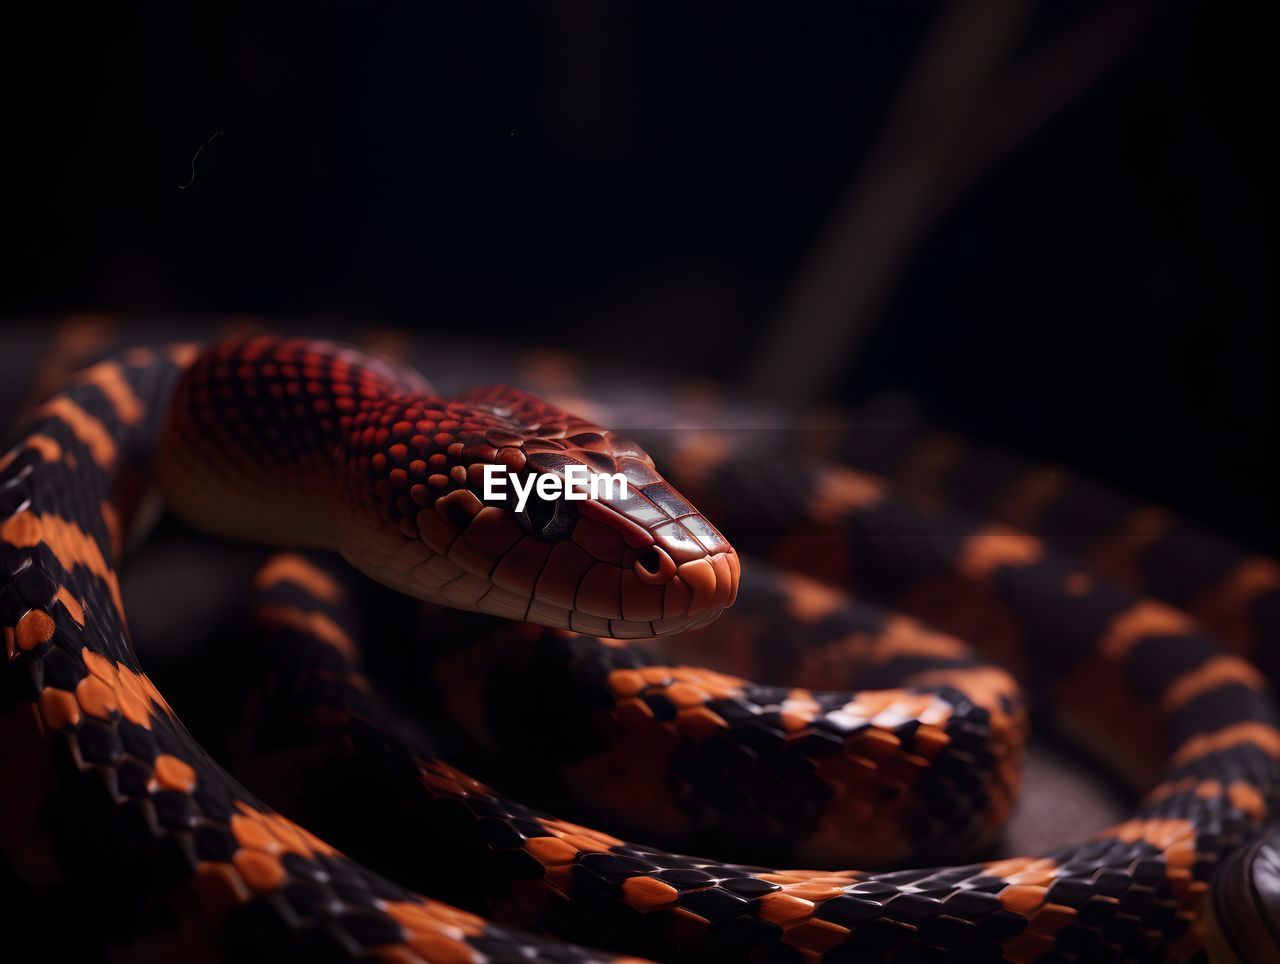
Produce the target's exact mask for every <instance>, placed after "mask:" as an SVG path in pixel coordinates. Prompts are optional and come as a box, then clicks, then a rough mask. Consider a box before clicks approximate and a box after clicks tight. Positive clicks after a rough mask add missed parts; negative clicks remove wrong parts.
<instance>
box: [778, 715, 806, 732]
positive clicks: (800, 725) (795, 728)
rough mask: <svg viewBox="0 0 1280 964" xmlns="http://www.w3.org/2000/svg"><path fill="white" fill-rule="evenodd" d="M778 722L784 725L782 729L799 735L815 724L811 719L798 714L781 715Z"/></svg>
mask: <svg viewBox="0 0 1280 964" xmlns="http://www.w3.org/2000/svg"><path fill="white" fill-rule="evenodd" d="M778 722H779V723H781V724H782V728H783V729H784V730H786V732H788V733H799V732H801V731H802V730H807V729H808V728H809V724H810V723H812V722H813V719H812V718H811V717H807V716H800V715H799V714H797V713H780V714H779V715H778Z"/></svg>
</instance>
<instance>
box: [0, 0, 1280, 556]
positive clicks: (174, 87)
mask: <svg viewBox="0 0 1280 964" xmlns="http://www.w3.org/2000/svg"><path fill="white" fill-rule="evenodd" d="M0 32H2V33H3V38H4V39H3V41H0V42H2V43H3V45H4V56H3V69H4V71H5V74H6V78H5V85H4V95H3V96H4V118H3V127H4V132H5V133H4V136H5V142H6V146H5V148H4V151H3V164H4V175H3V187H2V190H3V212H4V213H3V229H2V231H3V248H4V250H3V264H4V269H3V273H2V276H3V282H2V284H3V292H2V294H0V314H2V315H3V317H4V318H5V319H6V323H5V331H4V334H3V336H0V337H2V338H3V340H2V341H0V355H3V356H4V360H5V364H4V366H3V368H0V371H5V372H8V373H10V377H9V379H8V386H9V389H14V386H15V385H16V384H17V383H18V382H19V381H20V380H21V378H22V374H21V373H22V372H23V371H25V370H26V367H28V366H29V365H30V364H31V362H32V359H33V358H34V356H35V354H36V353H37V352H38V351H39V350H41V349H43V348H47V347H48V346H49V345H50V344H52V343H56V342H57V340H58V339H59V338H60V337H62V338H66V337H68V336H67V335H66V332H67V331H68V330H69V331H72V332H74V331H75V330H77V329H75V328H74V324H73V323H72V322H68V318H75V317H81V316H83V315H84V314H85V313H90V314H92V315H93V316H94V317H95V318H97V319H99V320H100V321H103V322H104V323H108V324H123V323H125V322H127V321H128V320H130V319H135V318H147V319H152V320H155V319H161V320H162V321H163V320H165V319H171V320H172V323H173V325H174V327H175V330H179V329H180V328H181V319H184V318H190V317H193V316H199V317H203V318H208V317H211V316H220V317H223V316H230V317H232V318H241V317H252V318H256V319H258V320H259V322H260V323H266V324H271V323H273V322H274V321H276V320H278V319H294V320H297V319H307V318H315V317H324V318H328V319H338V320H340V321H341V322H342V323H343V324H345V325H349V326H351V327H352V328H353V329H354V328H359V327H361V326H379V327H385V326H402V327H404V328H407V329H410V330H412V331H421V332H426V333H431V334H434V335H444V334H450V333H457V334H459V335H463V336H468V337H471V338H482V339H485V340H495V341H496V340H501V341H504V342H510V343H513V344H517V345H535V346H540V347H544V348H560V349H569V350H572V351H575V352H583V353H586V354H587V355H590V356H594V357H604V358H609V357H617V356H624V357H625V358H626V360H627V362H628V363H630V364H633V365H639V366H641V367H649V368H652V369H655V370H656V369H661V370H663V371H667V372H674V373H677V374H680V375H687V374H693V375H700V376H707V377H714V378H716V379H717V380H720V381H722V382H724V383H726V384H728V385H730V386H732V387H735V388H737V389H738V390H740V391H743V392H746V393H749V394H750V395H751V396H752V397H754V398H756V399H759V400H763V401H767V402H769V403H770V404H776V405H780V406H784V407H790V408H796V409H803V408H807V407H808V406H810V405H811V404H814V403H823V404H832V403H838V404H849V403H857V402H860V401H862V400H865V399H867V398H871V397H874V396H876V395H878V394H880V393H882V392H885V391H887V390H893V391H901V392H905V393H907V394H909V395H910V396H912V397H914V398H915V399H917V400H918V401H919V403H920V404H921V406H922V407H923V409H924V411H925V412H926V413H927V415H928V417H929V418H930V419H931V420H932V421H933V422H935V423H937V424H939V425H941V426H943V427H946V428H950V429H955V430H957V431H960V432H962V433H964V434H966V435H969V436H974V437H976V438H978V439H980V440H985V441H990V442H993V443H996V444H997V445H1001V446H1005V447H1008V448H1012V449H1015V450H1017V451H1018V452H1020V453H1024V454H1026V455H1028V456H1030V457H1036V458H1050V459H1054V460H1059V461H1064V462H1068V463H1072V464H1074V465H1076V466H1078V467H1080V468H1082V469H1084V470H1086V471H1087V472H1090V473H1093V474H1095V475H1099V476H1102V477H1103V478H1105V479H1108V480H1110V481H1112V482H1116V483H1119V484H1120V485H1121V486H1122V487H1124V488H1127V489H1130V490H1132V491H1135V492H1138V493H1141V494H1143V495H1144V496H1145V497H1147V498H1150V499H1153V500H1156V501H1160V502H1165V503H1171V504H1173V505H1175V506H1178V507H1181V508H1183V509H1185V510H1188V511H1190V512H1192V513H1193V514H1195V515H1198V516H1200V517H1202V518H1204V519H1206V520H1207V521H1209V522H1211V523H1212V524H1214V525H1217V526H1218V527H1220V528H1223V529H1225V530H1227V531H1229V532H1231V533H1233V534H1234V535H1236V536H1237V537H1238V538H1241V539H1243V540H1244V541H1246V542H1249V543H1251V544H1254V545H1256V546H1258V547H1259V548H1263V549H1267V548H1274V547H1275V545H1276V543H1277V542H1278V541H1280V522H1278V517H1277V509H1276V504H1275V499H1274V497H1273V495H1272V493H1274V492H1275V491H1276V487H1277V483H1278V482H1280V474H1278V473H1277V469H1276V468H1275V467H1274V465H1273V464H1270V461H1269V460H1268V459H1267V458H1266V457H1265V454H1264V453H1265V451H1266V450H1267V448H1268V447H1269V442H1270V441H1271V440H1272V439H1273V437H1274V432H1273V430H1274V427H1275V419H1274V407H1275V406H1274V401H1275V395H1274V389H1273V388H1272V379H1271V375H1272V374H1273V369H1274V367H1275V357H1276V352H1275V351H1274V347H1275V346H1274V344H1273V343H1272V334H1271V329H1272V325H1271V304H1270V297H1271V293H1270V286H1271V276H1270V275H1271V273H1270V268H1271V251H1270V243H1271V241H1272V239H1273V237H1274V228H1275V219H1276V190H1275V180H1274V174H1275V171H1276V169H1277V165H1276V150H1275V125H1274V122H1273V121H1266V119H1265V118H1266V117H1267V116H1271V111H1270V108H1271V106H1272V105H1271V104H1270V103H1269V100H1270V96H1269V95H1270V90H1271V89H1272V86H1273V85H1272V83H1270V82H1269V81H1271V80H1272V77H1271V75H1272V74H1273V73H1274V58H1273V57H1272V56H1271V51H1270V45H1271V40H1270V36H1269V35H1268V34H1267V33H1266V32H1265V31H1263V30H1261V29H1260V28H1259V26H1258V24H1256V23H1255V22H1254V19H1253V17H1252V16H1251V14H1250V13H1249V11H1248V10H1246V9H1244V8H1241V7H1236V6H1234V5H1226V4H1220V3H1215V2H1212V0H1202V2H1173V0H1170V2H1162V3H1155V2H1144V0H1107V2H1077V3H1070V4H1031V3H1025V2H1016V0H960V2H956V3H952V4H939V5H934V4H925V3H900V2H896V3H889V2H863V3H857V4H830V5H804V6H803V7H802V8H801V9H798V10H797V9H790V10H788V11H787V12H786V13H783V12H782V8H781V7H779V6H778V5H777V4H772V3H761V4H748V3H738V2H730V0H718V2H704V3H697V4H673V3H670V4H669V3H645V4H638V3H637V4H620V3H603V4H602V3H587V2H580V3H573V2H568V0H552V2H545V3H517V2H513V3H504V4H471V3H446V4H391V3H379V4H371V5H369V4H366V5H354V4H332V3H325V4H296V3H277V4H262V5H258V4H253V5H250V4H227V3H216V4H215V3H197V4H193V5H184V4H172V3H159V2H139V3H135V4H127V5H125V6H123V7H121V6H120V5H107V6H101V7H96V8H83V9H77V10H76V12H75V13H74V15H72V14H69V13H67V12H66V11H63V10H61V9H58V8H56V7H54V6H51V5H47V4H43V3H31V2H22V0H18V2H14V3H10V4H6V7H5V13H4V29H3V31H0ZM211 138H212V139H211ZM202 146H203V149H202V150H201V148H202ZM197 151H199V153H198V156H197ZM69 324H70V325H72V327H71V328H69V329H68V328H66V327H59V326H66V325H69ZM60 333H61V334H60ZM0 397H2V398H3V401H4V404H5V405H6V406H7V407H8V406H12V405H14V404H16V403H17V401H20V400H22V399H23V398H25V397H26V396H25V392H24V391H17V390H16V389H14V390H7V391H6V394H4V395H3V396H0Z"/></svg>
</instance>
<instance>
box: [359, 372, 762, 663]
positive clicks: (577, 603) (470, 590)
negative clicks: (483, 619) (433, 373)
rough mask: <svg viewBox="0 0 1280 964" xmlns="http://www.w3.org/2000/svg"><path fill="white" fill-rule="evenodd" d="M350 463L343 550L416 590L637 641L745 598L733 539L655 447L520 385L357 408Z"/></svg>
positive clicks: (692, 624)
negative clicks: (676, 479) (678, 484)
mask: <svg viewBox="0 0 1280 964" xmlns="http://www.w3.org/2000/svg"><path fill="white" fill-rule="evenodd" d="M345 461H346V466H347V485H346V494H347V498H346V502H347V506H348V509H349V511H348V512H347V513H345V515H346V516H347V517H348V520H349V521H348V524H347V525H346V527H345V530H346V531H345V534H344V536H343V538H342V545H341V549H342V551H343V554H344V555H345V556H346V557H347V559H348V560H349V561H351V562H352V563H353V564H354V565H356V566H357V567H358V568H360V569H362V570H364V571H365V572H367V573H368V574H369V575H371V576H373V577H374V578H375V579H377V580H379V581H381V582H384V583H386V584H388V585H391V586H393V587H394V588H397V589H399V590H401V591H403V592H406V593H409V594H410V595H413V596H416V597H418V598H421V599H426V600H431V601H434V602H439V603H443V604H445V605H449V606H453V607H455V608H462V609H474V610H479V611H482V612H488V613H493V614H495V615H500V616H505V617H508V618H513V619H523V620H528V621H530V622H535V623H540V624H542V625H546V626H552V627H557V628H561V629H569V630H574V631H577V632H583V633H591V634H593V635H598V636H605V637H612V638H631V637H641V636H660V635H666V634H669V633H675V632H680V631H682V630H686V629H693V628H697V627H700V626H703V625H706V624H707V623H709V622H711V621H712V620H713V619H715V617H716V616H718V615H719V614H720V612H721V611H722V610H723V609H724V608H725V607H726V606H728V605H730V604H731V603H732V602H733V600H734V598H735V597H736V595H737V586H738V578H739V575H740V567H739V561H738V556H737V554H736V553H735V552H734V550H733V547H732V546H730V545H729V543H728V541H727V540H726V539H725V538H724V536H722V535H721V534H720V532H719V531H717V529H716V528H715V527H714V526H713V525H712V524H711V523H710V522H708V521H707V519H706V518H704V517H703V516H702V515H701V514H700V513H699V512H698V511H697V509H695V508H694V507H693V506H692V505H691V504H690V503H689V502H688V501H687V500H686V499H685V498H684V497H683V496H682V495H680V493H679V492H677V491H676V490H675V489H674V488H673V487H672V486H671V485H670V484H669V483H668V482H667V481H666V480H665V479H663V478H662V476H661V475H660V474H659V473H658V471H657V469H656V468H655V467H654V464H653V460H652V459H651V458H650V457H649V455H648V454H647V453H646V452H644V450H643V449H641V448H640V447H639V446H638V445H636V444H635V443H634V442H632V441H630V440H629V439H627V438H625V437H623V436H621V435H618V434H616V433H613V432H610V431H608V430H605V429H602V428H600V427H599V426H596V425H593V424H591V423H589V422H587V421H586V420H584V419H580V418H578V417H576V416H573V415H569V414H568V413H565V412H563V411H561V410H559V409H557V408H554V407H552V406H550V405H548V404H547V403H545V402H543V401H541V400H540V399H537V398H535V397H533V396H531V395H528V394H525V393H524V392H520V391H517V390H515V389H510V388H505V387H499V388H487V389H480V390H477V391H474V392H470V393H468V394H466V395H463V396H459V397H457V398H454V399H448V400H445V399H437V398H422V399H415V398H412V397H400V398H397V399H395V400H394V401H393V402H392V403H391V404H388V405H387V406H386V407H384V408H382V409H375V410H369V411H367V412H361V413H360V414H359V415H358V416H357V417H356V419H355V420H354V422H353V425H352V436H351V441H350V443H349V444H348V446H347V452H346V458H345ZM584 475H585V476H588V477H594V478H596V479H598V480H600V484H599V485H597V486H596V488H595V489H594V490H591V489H586V490H583V491H581V492H577V491H573V490H574V488H575V487H574V486H572V485H566V480H567V481H569V482H573V481H575V480H578V479H579V478H580V477H581V476H584ZM498 478H501V479H502V480H503V483H502V484H498V483H497V482H495V481H492V480H494V479H498ZM521 492H523V493H525V495H526V497H525V499H524V500H523V502H522V501H521V499H520V498H519V493H521Z"/></svg>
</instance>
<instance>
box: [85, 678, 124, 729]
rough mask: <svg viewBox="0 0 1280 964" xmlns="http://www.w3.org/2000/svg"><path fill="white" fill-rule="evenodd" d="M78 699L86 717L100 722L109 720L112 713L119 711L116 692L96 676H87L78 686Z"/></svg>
mask: <svg viewBox="0 0 1280 964" xmlns="http://www.w3.org/2000/svg"><path fill="white" fill-rule="evenodd" d="M76 699H78V700H79V701H80V706H81V708H82V709H83V710H84V712H85V714H86V715H88V716H94V717H97V718H98V719H100V720H106V719H109V718H110V716H111V713H112V711H113V710H117V709H119V705H118V704H117V703H116V694H115V692H114V691H113V690H112V689H111V687H109V686H108V685H107V684H106V683H104V682H103V681H102V680H100V679H98V677H96V676H86V677H85V678H84V679H82V680H81V681H80V682H79V683H77V684H76Z"/></svg>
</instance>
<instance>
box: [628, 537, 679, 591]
mask: <svg viewBox="0 0 1280 964" xmlns="http://www.w3.org/2000/svg"><path fill="white" fill-rule="evenodd" d="M631 568H632V570H633V571H634V572H635V574H636V578H637V579H639V580H640V581H641V582H642V583H645V584H646V585H649V586H662V585H665V584H666V583H667V582H669V581H670V580H671V578H672V577H673V576H674V575H675V574H676V563H675V560H674V559H672V558H671V557H670V556H669V555H667V553H666V551H665V550H664V549H662V548H661V547H660V546H649V547H648V548H647V549H645V550H643V551H642V552H641V553H640V554H639V555H638V556H636V560H635V563H634V564H633V565H632V567H631Z"/></svg>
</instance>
